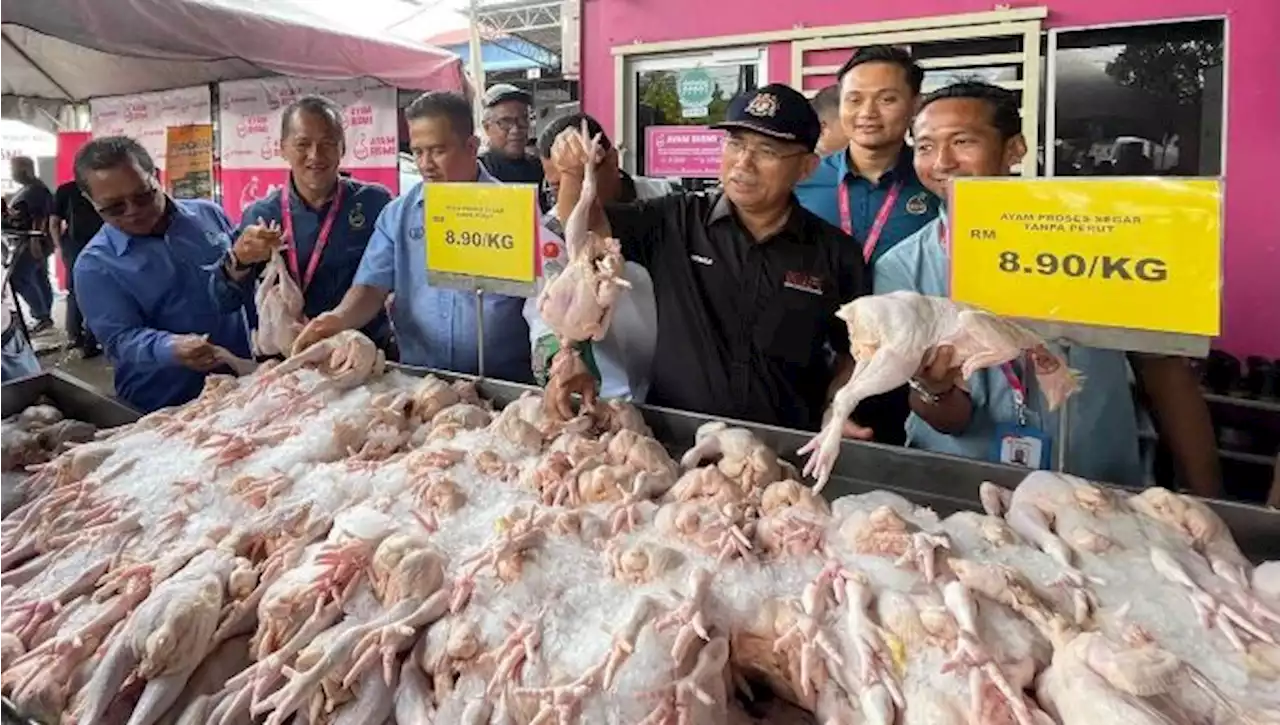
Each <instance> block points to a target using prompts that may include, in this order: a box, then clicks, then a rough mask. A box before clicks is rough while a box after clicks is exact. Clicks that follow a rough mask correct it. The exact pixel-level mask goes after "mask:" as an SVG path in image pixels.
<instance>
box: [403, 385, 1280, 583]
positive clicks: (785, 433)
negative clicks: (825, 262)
mask: <svg viewBox="0 0 1280 725" xmlns="http://www.w3.org/2000/svg"><path fill="white" fill-rule="evenodd" d="M390 367H391V368H392V369H395V370H399V371H401V372H403V373H405V374H407V375H413V376H416V377H421V376H423V375H426V374H428V373H430V374H432V375H436V376H438V377H441V378H444V379H447V380H470V381H473V382H476V383H477V386H478V387H479V389H480V392H481V394H482V395H483V396H484V397H486V398H489V399H491V400H493V401H494V402H495V403H497V404H499V405H506V404H508V403H510V402H511V401H513V400H516V399H517V398H519V397H520V396H521V395H524V394H525V393H527V392H537V393H541V388H537V387H534V386H529V385H521V384H519V383H510V382H506V381H502V380H494V379H492V378H485V379H483V380H481V379H479V378H477V377H476V376H474V375H464V374H461V373H453V372H448V371H443V370H433V369H427V368H417V367H412V366H408V365H399V364H392V365H390ZM636 407H637V408H638V409H639V410H640V412H641V414H642V415H643V416H644V418H645V421H646V422H647V423H648V424H649V427H651V428H653V432H654V435H656V436H657V437H658V439H659V440H661V441H662V442H663V443H664V444H666V445H668V446H671V447H673V448H677V449H679V450H683V449H686V448H688V447H689V446H691V445H692V444H693V440H694V434H695V432H696V431H697V429H698V427H699V426H701V425H702V424H704V423H707V422H710V421H713V420H724V421H726V422H728V423H730V424H731V425H734V426H740V427H743V428H746V429H748V430H750V431H752V432H753V433H755V434H756V435H757V436H759V437H760V439H761V440H763V441H764V442H765V443H766V444H768V445H769V446H770V447H772V448H773V449H774V450H776V451H778V453H779V455H780V456H781V457H783V458H784V459H786V460H788V461H790V462H792V463H793V464H797V465H798V464H799V462H800V459H799V458H798V457H797V456H796V450H797V449H798V448H800V447H801V446H803V445H804V444H805V443H807V442H808V441H809V439H810V438H811V437H812V435H813V434H812V433H806V432H803V431H798V430H792V429H788V428H778V427H776V426H770V425H762V424H759V423H751V422H747V421H738V420H732V419H728V418H721V417H717V416H708V415H702V414H700V413H691V412H688V411H681V410H673V409H670V408H661V407H658V406H653V405H639V406H636ZM1025 476H1026V471H1025V470H1023V469H1021V468H1016V467H1013V466H1006V465H1001V464H996V463H989V462H986V461H974V460H971V459H967V458H959V457H956V456H949V455H944V454H939V453H929V452H926V451H921V450H917V449H912V448H900V447H898V446H888V445H882V444H879V443H864V442H860V441H848V440H846V441H844V442H843V443H842V445H841V447H840V458H839V460H838V461H837V462H836V467H835V470H834V471H833V472H832V477H831V481H830V482H829V483H828V484H827V486H826V488H824V489H823V494H824V495H825V496H826V497H827V498H830V499H834V498H839V497H840V496H844V495H847V494H855V493H865V492H867V491H870V490H874V489H883V490H886V491H893V492H895V493H898V494H901V495H902V496H905V497H906V498H908V499H911V500H912V501H914V502H916V503H918V504H922V505H925V506H929V507H931V508H933V509H934V510H935V511H937V512H938V513H939V515H944V516H945V515H947V514H950V513H954V512H955V511H960V510H981V509H982V504H981V501H980V499H979V497H978V488H979V486H981V485H982V483H983V482H984V481H990V482H992V483H995V484H998V485H1001V486H1005V487H1006V488H1015V487H1016V486H1017V485H1018V483H1020V482H1021V481H1022V479H1023V477H1025ZM1108 485H1109V484H1108ZM1113 488H1121V489H1123V488H1124V487H1121V486H1113ZM1124 490H1132V489H1124ZM1202 500H1203V501H1204V502H1205V503H1206V504H1208V506H1209V507H1210V508H1211V509H1213V510H1214V512H1215V513H1217V514H1218V515H1219V516H1221V517H1222V520H1223V521H1224V522H1226V524H1227V527H1228V528H1229V529H1230V530H1231V533H1232V536H1234V537H1235V540H1236V543H1237V545H1239V547H1240V549H1241V550H1242V551H1243V552H1244V553H1245V555H1246V556H1248V557H1249V558H1251V559H1253V560H1254V561H1264V560H1270V559H1280V511H1277V510H1274V509H1269V508H1265V507H1262V506H1255V505H1252V504H1247V503H1239V502H1236V501H1221V500H1216V499H1202Z"/></svg>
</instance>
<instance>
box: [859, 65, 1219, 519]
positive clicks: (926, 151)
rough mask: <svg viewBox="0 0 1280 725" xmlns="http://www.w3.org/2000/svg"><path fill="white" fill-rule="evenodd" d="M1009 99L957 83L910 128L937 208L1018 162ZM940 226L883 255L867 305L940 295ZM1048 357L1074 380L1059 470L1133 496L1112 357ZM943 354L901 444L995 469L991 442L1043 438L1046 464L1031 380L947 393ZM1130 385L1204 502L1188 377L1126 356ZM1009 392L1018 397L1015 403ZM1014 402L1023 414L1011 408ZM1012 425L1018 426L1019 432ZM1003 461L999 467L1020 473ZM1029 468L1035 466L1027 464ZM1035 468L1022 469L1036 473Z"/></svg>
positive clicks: (1128, 397)
mask: <svg viewBox="0 0 1280 725" xmlns="http://www.w3.org/2000/svg"><path fill="white" fill-rule="evenodd" d="M1021 128H1022V120H1021V118H1020V114H1019V110H1018V101H1017V98H1016V96H1015V95H1014V94H1013V93H1011V92H1009V91H1007V90H1005V89H1002V88H998V87H996V86H991V85H988V84H985V83H973V82H964V83H957V84H954V85H951V86H948V87H946V88H943V89H941V90H939V91H935V92H934V93H931V94H929V95H928V96H926V97H925V98H924V100H923V101H922V103H921V108H920V112H919V114H918V115H917V117H916V119H915V122H914V130H913V135H914V137H915V153H914V157H915V168H916V172H917V174H918V175H919V177H920V179H921V180H922V181H923V183H924V184H925V185H926V186H927V187H929V189H930V190H931V191H933V192H934V193H935V194H937V195H938V197H939V198H944V197H945V194H946V191H947V186H948V184H949V182H950V180H951V179H952V178H954V177H959V176H1002V175H1005V174H1007V173H1009V170H1010V168H1011V167H1012V166H1013V164H1015V163H1017V162H1019V161H1020V160H1021V159H1022V157H1023V155H1024V154H1025V153H1026V150H1027V149H1026V142H1025V141H1024V140H1023V137H1022V132H1021ZM948 268H949V262H948V236H947V232H946V222H945V215H944V216H943V217H940V218H938V219H935V220H934V221H932V222H930V223H929V224H928V225H926V226H925V227H923V228H922V229H921V230H920V231H919V232H917V233H916V234H913V235H912V236H910V237H908V238H907V239H905V240H903V241H902V242H901V243H899V244H898V245H897V246H895V247H894V248H893V249H891V250H889V252H887V253H886V254H885V256H884V257H883V258H882V259H881V260H880V261H879V263H878V264H876V267H875V291H876V293H877V294H882V293H886V292H893V291H897V290H911V291H914V292H919V293H921V294H926V295H934V296H940V297H945V296H947V295H948V294H949V289H948V279H949V274H948V271H949V269H948ZM1055 351H1056V352H1058V353H1059V354H1061V355H1063V357H1065V358H1066V360H1067V361H1068V364H1069V365H1070V366H1071V367H1072V368H1074V369H1076V370H1078V371H1079V372H1080V373H1082V374H1083V377H1084V387H1083V389H1082V390H1081V392H1079V393H1077V394H1076V395H1075V396H1073V397H1072V398H1071V399H1070V400H1069V401H1068V417H1067V423H1068V426H1069V430H1068V432H1067V441H1066V444H1067V450H1066V470H1067V471H1068V472H1070V473H1074V474H1076V475H1080V476H1083V477H1085V478H1089V479H1093V480H1098V481H1106V482H1110V483H1117V484H1123V485H1129V486H1141V485H1143V484H1144V482H1145V481H1144V474H1143V470H1142V467H1141V464H1140V461H1139V457H1138V427H1137V410H1136V406H1135V404H1134V401H1133V396H1132V394H1131V392H1130V387H1129V368H1128V363H1127V361H1126V356H1125V354H1124V353H1122V352H1118V351H1112V350H1100V349H1095V348H1089V347H1083V346H1072V347H1068V348H1061V347H1057V346H1055ZM953 354H954V350H952V349H950V348H948V347H946V346H940V347H939V348H937V349H935V350H933V351H930V353H929V354H927V355H926V356H925V357H926V359H925V360H923V361H922V364H921V369H920V371H919V372H918V374H917V381H918V382H919V383H921V384H922V385H923V386H924V387H925V389H926V391H927V392H928V393H929V398H930V399H929V400H926V399H925V397H924V396H916V395H912V396H911V410H912V414H911V416H910V418H909V419H908V421H907V444H908V445H911V446H915V447H918V448H924V449H927V450H931V451H935V452H938V453H950V454H954V455H960V456H965V457H967V458H976V459H992V460H1001V459H1002V456H1001V448H1000V446H999V445H998V436H1000V435H1001V434H1000V433H998V431H999V430H1004V429H1009V428H1011V427H1012V428H1015V429H1020V430H1026V431H1029V433H1028V435H1031V436H1032V437H1034V436H1042V437H1043V439H1044V443H1046V444H1047V446H1048V448H1049V449H1050V450H1051V451H1053V453H1052V455H1051V456H1050V455H1046V456H1045V457H1044V460H1056V457H1057V452H1056V446H1057V445H1059V444H1060V441H1059V440H1057V438H1058V433H1059V418H1058V414H1057V413H1051V412H1049V411H1048V410H1047V408H1046V406H1045V404H1044V396H1042V395H1041V394H1040V391H1039V389H1038V388H1037V386H1036V376H1035V375H1034V374H1031V371H1029V370H1026V369H1025V362H1024V361H1019V362H1018V363H1016V364H1013V365H1010V366H1008V367H1004V366H1002V367H996V368H988V369H984V370H980V371H978V372H977V373H975V374H974V375H973V376H972V377H970V378H969V379H968V380H967V381H965V382H966V387H967V388H968V392H967V393H966V391H965V390H963V389H962V388H961V387H960V386H958V385H956V382H957V381H956V377H957V375H958V370H957V368H956V365H954V364H953V362H954V361H953V359H952V356H953ZM1134 362H1135V367H1136V371H1137V372H1138V373H1139V375H1140V377H1139V380H1140V382H1141V383H1143V388H1144V390H1145V392H1146V393H1147V396H1148V397H1149V398H1150V400H1151V406H1152V409H1153V412H1154V413H1155V414H1156V418H1157V422H1158V423H1163V424H1165V425H1163V426H1162V427H1161V430H1162V433H1163V434H1164V435H1165V437H1166V439H1167V440H1168V442H1169V444H1170V448H1171V449H1172V450H1173V452H1174V455H1175V456H1176V457H1177V459H1178V460H1179V462H1180V463H1181V464H1182V467H1183V471H1184V474H1185V477H1186V479H1187V482H1188V485H1189V486H1190V488H1191V489H1192V490H1193V491H1194V492H1195V493H1199V494H1201V495H1208V496H1212V495H1214V494H1216V493H1217V492H1218V490H1219V487H1220V480H1219V479H1220V475H1219V473H1218V469H1217V460H1216V451H1215V450H1214V448H1215V447H1214V443H1213V429H1212V426H1211V424H1210V423H1209V418H1208V409H1207V407H1206V406H1205V403H1204V399H1203V397H1202V396H1201V395H1200V392H1199V388H1198V386H1197V384H1196V382H1195V379H1194V377H1193V376H1192V375H1191V373H1190V369H1189V367H1188V366H1187V365H1186V364H1185V361H1184V360H1181V359H1179V358H1164V357H1153V356H1135V357H1134ZM1015 388H1016V389H1017V391H1018V392H1020V393H1021V395H1015ZM1017 397H1021V398H1022V399H1023V400H1024V401H1025V402H1024V403H1023V404H1021V405H1020V404H1019V402H1018V400H1017V399H1016V398H1017ZM1019 419H1021V421H1019ZM1019 458H1020V457H1019V456H1016V455H1015V456H1012V459H1011V460H1007V461H1006V462H1022V461H1020V460H1019ZM1033 458H1034V457H1033ZM1040 462H1041V461H1037V460H1026V464H1029V465H1031V466H1032V467H1036V464H1037V463H1040Z"/></svg>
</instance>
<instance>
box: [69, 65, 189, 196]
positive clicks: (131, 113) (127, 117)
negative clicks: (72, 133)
mask: <svg viewBox="0 0 1280 725" xmlns="http://www.w3.org/2000/svg"><path fill="white" fill-rule="evenodd" d="M212 121H213V109H212V104H211V102H210V97H209V87H208V86H194V87H191V88H176V89H174V90H172V91H158V92H155V93H139V94H136V95H132V96H108V97H106V98H93V99H90V101H89V128H90V130H91V131H92V132H93V135H94V137H100V136H129V137H131V138H134V139H137V141H138V143H140V144H142V147H143V148H145V149H146V150H147V153H149V154H151V159H152V160H153V161H155V163H156V169H157V170H159V172H160V175H161V176H162V177H163V175H164V161H165V153H166V148H165V132H166V130H167V129H168V128H169V127H170V126H190V125H192V124H197V123H211V122H212Z"/></svg>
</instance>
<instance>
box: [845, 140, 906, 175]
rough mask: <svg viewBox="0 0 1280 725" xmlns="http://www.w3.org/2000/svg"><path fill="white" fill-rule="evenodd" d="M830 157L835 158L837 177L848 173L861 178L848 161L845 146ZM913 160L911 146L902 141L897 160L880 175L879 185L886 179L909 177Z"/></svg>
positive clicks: (847, 150) (847, 152)
mask: <svg viewBox="0 0 1280 725" xmlns="http://www.w3.org/2000/svg"><path fill="white" fill-rule="evenodd" d="M831 158H833V159H834V160H835V166H836V172H837V176H836V178H837V179H841V180H842V179H844V178H845V177H847V176H850V175H852V176H853V177H854V178H858V179H860V178H863V177H862V176H861V175H860V174H859V173H858V170H857V169H855V168H853V166H852V164H850V162H849V149H847V148H846V149H845V150H844V151H840V152H837V153H835V154H832V155H831ZM914 161H915V152H914V151H912V149H911V147H910V146H908V145H907V143H906V142H905V141H904V142H903V143H902V148H901V149H899V151H898V162H897V163H895V164H894V165H893V166H891V167H890V168H889V169H888V170H886V171H885V172H884V174H883V175H882V176H881V177H880V181H879V182H877V183H878V184H879V185H883V184H884V183H885V182H886V181H893V180H895V179H904V180H905V179H909V178H911V176H912V175H913V174H914V173H915V165H914Z"/></svg>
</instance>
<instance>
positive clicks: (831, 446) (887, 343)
mask: <svg viewBox="0 0 1280 725" xmlns="http://www.w3.org/2000/svg"><path fill="white" fill-rule="evenodd" d="M836 316H837V317H839V318H840V319H842V320H844V322H845V324H846V325H847V326H848V328H849V347H850V351H851V352H852V354H853V359H854V369H853V374H852V375H851V376H850V377H849V380H848V382H846V383H845V384H844V385H843V386H842V387H841V388H840V390H839V391H837V392H836V395H835V398H834V399H833V400H832V402H831V411H830V418H829V419H828V421H827V423H826V425H825V426H824V427H823V429H822V432H821V433H819V434H818V435H817V436H814V438H813V439H812V440H810V441H809V442H808V443H807V444H805V446H804V447H803V448H801V449H800V451H799V453H800V455H806V454H808V455H809V459H808V461H807V462H806V463H805V467H804V473H805V475H812V476H813V477H814V478H815V479H816V480H817V483H816V485H815V486H814V488H815V489H816V490H821V489H822V487H823V486H825V485H826V484H827V479H828V478H830V476H831V469H832V468H833V467H834V466H835V462H836V457H837V456H839V455H840V434H841V430H842V425H843V423H844V421H846V420H848V418H849V416H850V415H852V414H853V411H854V409H855V408H857V407H858V404H859V403H861V402H862V401H863V400H866V399H867V398H869V397H871V396H873V395H880V394H881V393H887V392H889V391H890V390H893V389H894V388H898V387H900V386H902V385H905V384H907V382H909V381H910V380H911V378H912V376H913V375H915V373H916V370H918V369H919V368H920V362H921V361H922V360H923V359H924V356H925V353H926V352H928V350H929V349H931V348H934V347H937V346H938V345H950V346H952V347H954V348H955V351H956V359H958V360H960V361H961V365H960V373H961V375H962V376H963V377H964V378H966V379H967V378H968V377H969V376H971V375H973V373H975V372H977V371H978V370H980V369H982V368H988V367H992V366H995V365H1002V364H1004V363H1007V362H1010V361H1012V360H1014V359H1016V358H1018V356H1020V355H1022V354H1023V353H1024V352H1025V353H1027V354H1029V356H1030V357H1031V360H1032V362H1033V367H1034V369H1035V375H1036V380H1037V382H1039V385H1040V389H1041V391H1042V392H1043V393H1044V396H1045V400H1046V401H1047V402H1048V404H1049V408H1050V410H1054V409H1056V408H1057V407H1058V406H1059V405H1061V404H1062V402H1063V401H1064V400H1066V399H1067V397H1068V396H1069V395H1071V394H1072V393H1074V392H1076V391H1077V390H1079V389H1080V379H1079V376H1078V375H1077V374H1076V373H1075V372H1074V371H1072V370H1071V369H1070V368H1068V367H1067V363H1066V360H1064V359H1062V358H1061V357H1060V356H1059V355H1057V354H1055V353H1054V352H1053V351H1051V350H1050V349H1049V347H1048V346H1047V345H1046V344H1045V341H1044V340H1042V339H1040V338H1039V337H1038V336H1037V335H1036V334H1035V333H1033V332H1031V331H1030V330H1028V329H1027V328H1025V327H1023V326H1021V325H1019V324H1017V323H1015V322H1012V321H1010V320H1006V319H1004V318H1001V317H997V316H996V315H993V314H991V313H990V312H987V311H985V310H981V309H978V308H976V307H973V306H971V305H966V304H964V303H961V302H954V301H952V300H949V299H945V298H942V297H929V296H926V295H921V294H917V293H915V292H905V291H900V292H890V293H889V294H883V295H870V296H866V297H859V298H858V299H856V300H854V301H852V302H849V303H847V304H846V305H844V306H843V307H841V308H840V310H839V311H838V312H836Z"/></svg>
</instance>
